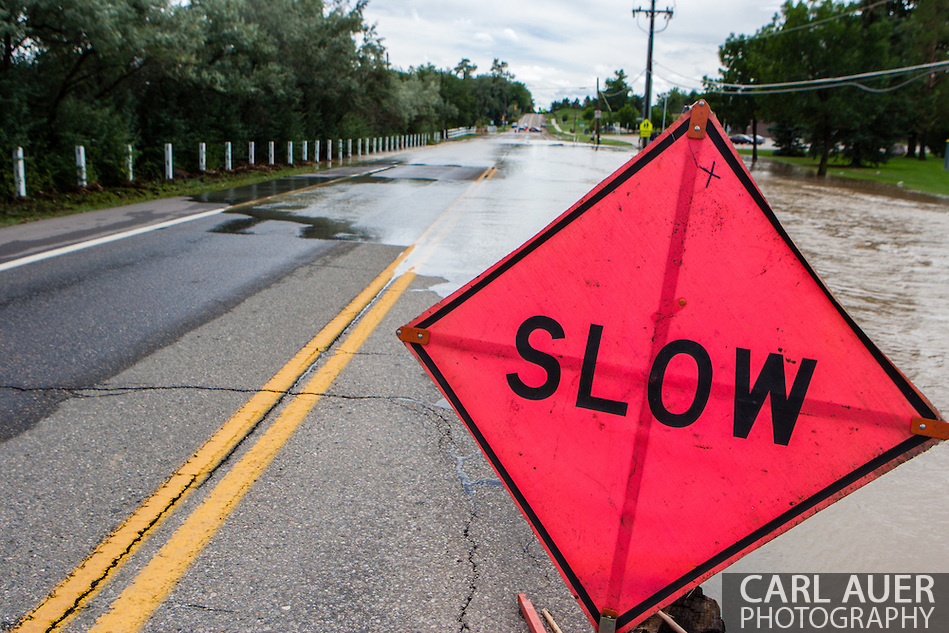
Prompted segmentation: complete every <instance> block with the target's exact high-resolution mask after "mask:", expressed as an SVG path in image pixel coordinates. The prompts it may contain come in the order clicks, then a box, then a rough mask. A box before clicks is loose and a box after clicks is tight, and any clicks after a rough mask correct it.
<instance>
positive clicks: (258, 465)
mask: <svg viewBox="0 0 949 633" xmlns="http://www.w3.org/2000/svg"><path fill="white" fill-rule="evenodd" d="M414 278H415V275H414V274H413V273H407V274H405V275H402V276H401V277H399V278H398V279H397V280H396V281H395V282H393V284H392V286H391V287H390V288H389V290H388V291H387V292H386V293H385V294H384V295H383V296H382V297H381V298H380V299H379V301H378V302H377V303H376V304H375V305H374V306H373V307H372V308H371V309H370V310H369V312H368V313H367V314H366V315H365V316H364V317H363V318H362V319H360V321H359V322H358V324H357V325H356V326H355V328H354V329H353V332H352V334H350V335H349V337H348V338H347V339H346V340H345V341H344V342H343V343H342V344H341V345H340V346H339V348H338V349H337V351H336V352H335V353H334V354H333V355H332V356H331V357H330V359H329V360H328V361H327V362H326V364H325V365H323V367H321V368H320V370H319V371H318V372H317V373H316V374H315V375H314V376H313V378H311V379H310V381H309V382H307V384H306V386H305V388H304V393H302V394H300V395H298V396H296V397H294V399H293V400H292V401H291V402H290V404H288V405H287V407H286V409H284V411H283V412H282V413H281V414H280V416H279V417H278V418H277V420H276V421H275V422H274V424H273V426H271V427H270V428H269V429H267V431H266V433H264V435H263V436H262V437H261V438H260V439H259V440H258V441H257V442H256V443H255V444H254V446H253V447H251V448H250V449H249V450H248V452H247V454H246V455H244V457H242V458H241V459H240V461H239V462H238V463H237V464H236V465H235V466H234V467H233V468H232V469H231V470H230V471H229V472H228V473H227V474H226V475H225V476H224V477H223V479H222V480H221V481H220V483H218V484H217V485H216V486H215V487H214V489H213V490H212V491H211V492H210V493H208V496H207V498H206V499H205V500H204V501H203V502H202V503H201V505H200V506H199V507H198V508H197V509H196V510H195V511H194V512H193V513H192V514H191V515H190V516H189V517H188V519H187V520H186V521H185V522H184V524H182V526H181V527H180V528H178V530H177V531H176V532H175V533H174V535H172V537H171V538H170V539H169V540H168V542H167V543H166V544H165V545H164V546H163V547H162V548H161V550H160V551H159V552H158V553H157V554H156V555H155V556H154V557H153V558H152V559H151V561H149V563H148V565H146V566H145V568H144V569H143V570H142V571H141V572H140V573H139V575H138V576H137V577H136V578H135V580H134V582H133V583H132V584H131V585H129V587H128V588H126V589H125V591H123V592H122V594H121V595H120V596H119V597H118V598H117V599H116V600H115V602H113V603H112V606H111V608H110V609H109V611H108V612H106V613H105V614H103V615H102V616H101V617H100V618H99V619H98V620H97V621H96V624H95V626H94V627H93V628H92V629H90V633H106V632H116V633H119V632H121V633H129V632H131V631H137V630H139V629H140V628H141V627H142V626H143V625H144V624H145V622H147V621H148V619H149V618H150V617H151V615H152V614H153V613H154V612H155V610H156V609H157V608H158V606H159V605H160V604H161V603H162V602H163V601H164V600H165V599H166V598H167V597H168V595H169V594H170V593H171V591H172V589H174V587H175V585H176V584H177V583H178V581H179V580H180V579H181V577H182V576H183V575H184V574H185V572H186V571H187V569H188V567H190V565H191V564H192V563H193V562H194V559H195V558H196V557H197V556H198V554H200V553H201V551H202V550H203V549H204V547H205V546H206V545H207V544H208V542H210V540H211V539H212V538H213V537H214V535H215V534H216V533H217V531H218V529H220V527H221V525H222V524H223V523H224V521H225V520H226V519H227V517H228V516H229V515H230V514H231V512H233V511H234V509H235V508H236V507H237V504H238V503H239V502H240V500H241V499H242V498H243V496H244V495H245V494H247V492H248V491H250V489H251V487H252V486H253V485H254V483H255V482H256V481H257V479H258V478H259V477H260V475H261V474H262V473H263V472H264V471H265V470H266V468H267V466H269V465H270V463H271V462H272V461H273V459H274V457H276V455H277V453H278V452H279V451H280V449H281V448H282V447H283V446H284V444H285V443H286V442H287V440H289V439H290V437H291V436H292V435H293V433H294V432H295V431H296V429H297V427H299V426H300V424H301V423H302V422H303V420H304V419H305V418H306V416H307V414H308V413H309V412H310V411H311V410H312V409H313V407H314V406H315V405H316V403H317V402H318V401H319V400H320V398H321V397H322V394H323V393H325V392H326V390H327V389H328V388H329V387H330V385H331V384H332V383H333V381H334V380H335V379H336V377H337V376H339V374H340V373H341V372H342V371H343V369H344V368H345V367H346V365H347V364H349V361H350V360H351V359H352V358H353V355H354V354H355V353H356V352H357V351H358V350H359V348H360V347H361V346H362V344H363V343H364V342H365V341H366V339H368V338H369V335H370V334H371V333H372V332H373V331H374V330H375V328H376V326H378V324H379V323H380V322H381V321H382V319H383V317H384V316H385V315H386V313H387V312H388V311H389V309H390V308H391V307H392V306H393V305H394V304H395V302H396V300H397V299H398V298H399V297H400V296H401V295H402V293H404V292H405V290H406V289H407V288H408V286H409V284H410V283H411V282H412V280H413V279H414Z"/></svg>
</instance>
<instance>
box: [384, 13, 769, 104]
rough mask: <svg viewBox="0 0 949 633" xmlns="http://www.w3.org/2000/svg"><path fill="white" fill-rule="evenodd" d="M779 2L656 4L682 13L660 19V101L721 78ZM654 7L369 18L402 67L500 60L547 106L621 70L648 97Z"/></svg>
mask: <svg viewBox="0 0 949 633" xmlns="http://www.w3.org/2000/svg"><path fill="white" fill-rule="evenodd" d="M781 4H782V0H718V1H717V2H709V1H708V0H668V1H664V0H657V2H656V9H665V8H670V9H672V10H673V12H674V15H673V17H672V19H671V20H669V21H668V23H667V21H666V20H665V19H664V18H663V17H661V16H657V18H656V31H657V33H656V37H655V43H654V48H653V85H654V88H653V95H657V94H660V93H662V92H666V91H668V90H669V89H671V88H672V87H673V86H674V85H678V86H679V87H680V88H683V89H693V88H694V89H700V88H701V79H702V77H703V76H704V75H709V76H716V75H717V74H718V69H719V62H718V47H719V45H721V44H722V43H723V42H724V41H725V38H727V37H728V35H729V34H730V33H736V34H742V33H743V34H748V35H750V34H752V33H754V32H755V31H756V30H757V29H759V28H760V27H762V26H764V25H765V24H768V23H769V22H770V21H771V18H772V17H773V16H774V14H775V13H776V12H777V11H778V9H779V8H780V6H781ZM591 5H592V6H591ZM648 7H649V0H640V1H638V2H637V1H636V0H631V1H630V0H600V1H594V2H593V3H583V2H578V1H577V0H571V1H567V0H544V1H543V2H541V1H539V0H528V1H520V2H518V1H517V0H514V1H513V2H503V1H500V0H480V1H479V0H370V2H369V5H368V6H367V7H366V10H365V18H366V21H367V22H368V23H370V24H375V25H376V31H377V33H378V34H379V35H380V36H381V37H382V38H383V44H384V45H385V47H386V49H387V50H388V52H389V61H390V63H391V64H392V66H394V67H396V68H400V69H402V70H408V69H409V68H410V67H413V66H421V65H425V64H433V65H435V66H436V67H438V68H443V69H452V68H454V67H455V66H457V65H458V62H459V61H461V59H462V58H467V59H469V60H471V62H472V63H474V64H476V65H477V66H478V70H477V71H476V74H484V73H487V72H488V71H490V69H491V62H492V60H494V59H495V58H498V59H500V60H502V61H506V62H507V63H508V69H509V71H510V72H512V73H513V74H514V76H515V78H516V79H517V80H518V81H521V82H523V83H524V84H526V85H527V87H528V89H530V91H531V93H532V94H533V96H534V101H535V103H536V106H537V107H538V108H547V107H548V106H549V105H550V103H551V102H552V101H559V100H561V99H563V98H564V97H567V98H570V99H574V98H581V99H582V98H583V97H584V96H586V95H593V94H595V91H596V80H597V78H598V77H599V79H600V82H601V86H602V85H603V83H602V82H603V81H605V80H606V79H607V78H609V77H612V76H613V73H614V72H615V71H616V70H617V69H620V68H621V69H623V70H624V71H625V72H626V75H627V76H628V77H629V78H630V79H631V80H632V79H635V81H631V82H630V85H631V86H632V87H633V89H634V90H635V91H636V92H637V93H639V94H642V93H643V92H644V90H645V78H644V74H643V73H644V69H645V66H646V44H647V40H648V35H647V33H648V28H649V22H648V18H647V17H646V16H644V15H642V14H640V15H639V16H638V17H637V18H634V17H633V15H632V10H633V9H634V8H648ZM663 29H664V30H663ZM659 31H661V32H659ZM653 98H654V99H655V97H653Z"/></svg>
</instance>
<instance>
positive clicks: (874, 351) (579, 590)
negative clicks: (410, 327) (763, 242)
mask: <svg viewBox="0 0 949 633" xmlns="http://www.w3.org/2000/svg"><path fill="white" fill-rule="evenodd" d="M688 125H689V120H688V119H685V121H684V122H683V123H682V124H680V125H679V126H678V127H677V128H675V129H674V130H672V132H671V133H670V134H669V135H667V136H666V137H665V138H663V139H662V140H660V141H658V142H657V143H656V144H654V145H653V146H651V147H649V148H648V149H647V150H646V151H647V152H648V154H646V155H645V156H643V157H642V160H637V161H634V162H633V163H632V164H630V165H629V167H628V168H627V169H626V170H625V171H623V172H621V173H619V174H618V175H617V176H616V177H615V178H614V179H613V180H611V181H610V182H608V183H607V184H606V185H605V186H604V187H603V188H602V189H601V190H599V191H598V192H596V193H595V194H594V195H593V196H591V197H590V198H589V199H588V200H586V201H585V202H584V203H583V204H581V205H579V206H578V207H577V208H576V209H574V210H573V211H572V212H570V213H568V214H566V215H564V216H563V217H562V218H561V219H560V220H558V221H557V222H555V223H554V224H552V225H550V226H549V227H547V229H545V230H544V231H543V232H542V233H540V234H539V235H537V236H536V237H535V238H534V239H533V240H531V241H530V242H529V243H528V244H526V245H525V246H524V247H523V248H521V249H520V250H519V251H516V252H515V253H514V254H513V255H512V256H511V257H510V258H509V259H508V260H506V261H504V262H503V264H501V265H500V266H498V267H497V268H496V269H494V270H493V271H491V272H490V273H489V274H487V275H485V276H484V277H482V278H480V279H478V280H476V282H475V283H473V284H472V285H471V286H470V287H469V288H467V289H466V290H465V291H463V292H461V293H460V294H459V295H458V296H457V297H455V298H454V299H453V300H452V301H451V302H449V303H447V304H445V305H444V306H442V307H441V308H440V309H438V310H436V311H435V312H433V313H432V314H431V315H429V316H428V317H427V318H426V319H424V320H423V321H421V322H419V323H418V324H417V325H416V327H420V328H428V327H431V326H432V325H433V324H434V323H436V322H438V321H439V320H440V319H441V318H442V317H444V316H445V315H447V314H448V313H450V312H451V311H452V310H454V309H455V308H456V307H458V306H459V305H461V304H462V303H464V302H465V301H466V300H468V299H469V298H471V297H472V296H474V295H475V294H476V293H477V292H478V291H479V290H481V289H482V288H484V287H485V286H486V285H488V284H489V283H491V282H492V281H493V280H495V279H496V278H498V277H499V276H500V275H502V274H503V273H504V272H506V271H507V270H509V269H510V268H511V267H512V266H514V265H515V264H517V263H518V262H519V261H521V260H522V259H524V257H526V256H527V255H528V254H530V253H531V252H533V251H534V250H536V249H537V248H538V247H539V246H541V245H542V244H544V243H545V242H546V241H547V240H549V239H550V238H551V237H553V236H554V235H556V234H557V233H559V232H560V231H561V230H562V229H563V228H565V227H566V226H567V225H569V224H570V223H571V222H573V221H574V220H576V219H577V218H578V217H579V216H581V215H583V214H584V213H585V212H587V211H588V210H589V209H591V208H593V207H594V206H596V205H597V204H598V203H599V202H600V201H601V200H602V199H603V198H604V197H606V196H608V195H609V194H610V193H612V192H613V191H614V190H615V189H616V188H617V187H618V186H619V185H621V184H622V183H624V182H625V181H627V180H628V179H629V178H631V177H632V176H633V175H635V174H636V173H637V172H639V171H640V170H641V169H642V168H643V167H645V166H646V165H648V164H649V163H650V162H652V160H653V159H654V158H656V157H657V156H658V155H659V154H661V153H662V152H663V151H664V150H666V149H667V148H669V147H670V146H671V145H672V144H673V143H675V142H676V141H677V140H679V139H680V138H682V137H683V136H684V135H685V132H686V130H687V128H688ZM705 132H706V134H707V135H708V136H709V138H710V139H711V141H712V142H713V143H714V145H715V147H716V148H717V149H718V151H719V153H720V154H721V156H722V158H723V159H725V161H726V162H727V163H728V165H729V167H730V168H731V170H732V172H733V173H734V174H735V175H736V176H737V177H738V179H739V181H740V182H741V183H742V186H743V187H744V188H745V190H746V191H747V192H748V193H749V194H750V195H751V197H752V199H753V200H754V201H755V203H756V204H757V205H758V208H759V209H760V210H761V212H762V213H764V215H765V216H766V217H767V218H768V220H769V221H770V222H771V224H772V226H773V227H774V229H775V230H776V231H777V233H778V234H779V235H780V236H781V239H783V240H784V242H785V244H787V246H788V247H789V248H790V249H791V251H792V252H793V253H794V255H795V256H796V257H797V259H798V261H799V262H800V263H801V264H802V265H803V266H804V268H805V270H807V272H808V274H810V276H811V278H812V279H813V280H814V281H815V282H816V283H817V284H818V286H819V287H820V288H821V289H822V291H823V292H824V295H825V296H826V297H827V299H828V300H829V301H830V302H831V304H832V305H833V306H834V307H835V308H836V310H837V312H838V313H839V314H840V315H841V317H843V319H844V321H845V322H846V323H847V324H848V325H849V326H850V328H851V329H852V330H853V331H854V333H855V334H856V335H857V337H858V338H859V339H860V341H861V342H862V343H863V344H864V346H865V347H866V348H867V350H868V351H869V352H870V353H871V355H872V356H873V357H874V358H875V359H876V361H877V362H878V363H879V364H880V366H881V368H882V369H883V370H884V371H885V372H886V374H887V375H888V376H889V377H890V379H891V380H892V381H893V383H894V384H896V386H897V387H898V388H899V389H900V391H901V392H902V393H903V395H904V396H905V397H906V399H907V401H908V402H909V403H910V404H911V405H912V406H913V408H915V409H916V411H917V413H919V415H920V417H923V418H928V419H933V420H934V419H937V414H936V412H935V411H934V410H933V409H932V408H930V406H929V405H928V404H927V403H926V401H925V400H924V399H923V398H922V397H921V396H920V394H919V393H918V392H917V391H916V389H915V388H914V387H913V386H912V385H911V384H910V383H909V382H908V381H907V380H906V378H905V377H904V376H903V374H902V373H900V371H899V370H898V369H896V367H895V366H894V365H893V364H892V363H891V362H890V361H889V359H888V358H886V356H885V355H884V354H883V353H882V352H881V351H880V350H879V348H877V346H876V345H875V344H874V343H873V342H872V341H871V340H870V339H869V338H868V337H867V335H866V334H865V333H864V332H863V330H861V329H860V327H859V326H858V325H857V324H856V322H854V320H853V319H852V318H851V317H850V315H849V314H847V313H846V312H845V311H844V309H843V307H842V306H841V305H840V303H838V301H837V300H836V299H835V298H834V296H833V295H831V293H830V290H829V289H828V288H827V286H826V285H825V284H824V283H823V281H822V280H821V279H820V277H818V275H817V273H816V272H815V271H814V269H813V268H811V265H810V264H809V263H808V262H807V259H806V258H805V257H804V255H803V254H802V253H801V251H800V250H799V249H798V248H797V246H796V245H795V244H794V242H792V241H791V238H790V236H789V235H788V234H787V232H786V231H785V230H784V227H782V226H781V224H780V223H779V222H778V219H777V217H776V216H775V215H774V212H773V211H772V210H771V207H770V206H769V205H768V203H767V201H766V200H765V199H764V197H763V196H762V195H761V193H760V192H759V191H758V188H757V186H756V185H755V184H754V182H753V181H752V180H751V177H750V175H749V174H748V172H747V171H746V170H745V168H744V165H743V164H740V159H738V158H737V157H736V155H735V154H734V153H733V152H732V151H731V147H729V145H728V142H727V141H726V140H725V139H724V138H723V137H722V135H721V134H720V133H719V131H718V128H717V127H716V126H715V125H714V124H713V123H712V120H711V119H710V120H709V122H708V123H707V124H706V128H705ZM411 345H412V349H413V350H414V352H415V354H416V355H417V356H418V358H419V359H420V360H421V361H422V363H423V364H424V365H425V367H426V368H427V369H428V371H429V373H430V374H431V375H432V377H433V378H434V379H435V381H436V382H437V383H438V385H439V387H441V389H442V391H443V392H444V393H445V395H446V396H447V397H448V399H449V400H450V401H451V403H452V405H453V406H454V407H455V410H456V411H457V412H458V414H459V415H460V416H461V418H462V420H463V421H464V423H465V425H466V426H467V427H468V429H469V431H470V432H471V434H472V435H473V436H474V438H475V440H477V442H478V445H479V446H480V447H481V450H482V451H484V454H485V455H486V456H487V458H488V459H489V460H490V461H491V464H492V465H493V466H494V469H495V470H496V471H497V472H498V474H499V475H500V477H501V478H502V479H503V480H504V483H505V485H506V486H507V488H508V490H509V491H510V492H511V494H512V495H513V496H514V499H515V501H516V502H517V504H518V505H519V506H520V507H521V510H522V511H523V512H524V515H525V516H526V517H527V519H528V520H529V521H530V523H531V525H532V526H533V528H534V530H535V532H536V533H537V534H538V536H540V538H541V539H542V540H543V542H544V544H545V546H546V547H547V550H548V551H549V552H550V553H551V555H552V556H553V557H554V559H555V561H556V563H557V565H558V566H559V567H560V569H561V570H562V572H563V574H564V576H565V577H566V578H567V581H568V582H569V584H570V586H571V587H572V588H573V590H574V591H575V592H576V594H577V597H578V598H579V600H580V601H582V602H583V605H584V607H585V608H586V609H587V611H588V613H590V614H594V617H595V614H599V613H600V612H601V610H600V608H599V607H597V606H596V604H594V602H593V600H592V598H591V597H590V595H589V594H588V593H587V591H586V589H585V588H584V587H583V584H582V583H581V582H580V579H579V578H578V577H577V575H576V573H575V572H574V571H573V569H571V567H570V565H569V564H567V561H566V559H565V558H564V556H563V554H562V553H561V552H560V549H559V548H558V547H557V545H556V543H554V541H553V539H552V538H551V536H550V534H549V533H548V532H547V529H546V528H545V527H544V526H543V524H541V522H540V520H539V519H538V517H537V515H536V514H535V512H534V510H533V508H531V506H530V504H529V503H528V502H527V500H526V499H525V497H524V495H523V494H522V493H521V491H520V489H519V488H518V487H517V485H516V484H515V483H514V481H513V480H512V479H511V476H510V474H508V472H507V470H506V469H505V468H504V465H503V464H502V463H501V462H500V460H499V459H498V457H497V455H496V454H495V452H494V450H493V449H492V448H491V446H489V445H488V443H487V441H486V440H485V438H484V435H482V433H481V430H480V429H479V428H478V425H477V424H476V423H475V421H474V420H473V419H472V417H471V415H470V414H469V413H468V411H467V409H466V408H465V407H464V405H463V404H462V403H461V401H460V400H459V399H458V396H457V395H456V394H455V392H454V390H453V389H452V388H451V386H450V385H449V384H448V382H447V381H446V379H445V377H444V375H443V374H442V373H441V371H440V370H439V369H438V367H437V366H436V365H435V363H434V361H433V360H432V358H431V357H430V356H429V355H428V353H426V351H425V348H424V347H423V346H422V345H419V344H417V343H412V344H411ZM908 427H909V421H907V431H908ZM928 440H929V438H927V437H923V436H918V435H914V436H912V437H910V438H909V439H907V440H905V441H904V442H902V443H900V444H898V445H897V446H895V447H893V448H891V449H890V450H888V451H886V452H885V453H883V454H881V455H879V456H878V457H876V458H874V459H872V460H870V461H869V462H867V463H866V464H864V465H863V466H861V467H859V468H856V469H855V470H854V471H852V472H851V473H850V474H849V475H846V476H845V477H842V478H841V479H839V480H837V481H835V482H833V483H832V484H830V485H829V486H827V487H825V488H824V489H822V490H820V491H819V492H817V493H815V494H813V495H812V496H810V497H809V498H807V499H805V500H803V501H802V502H800V503H799V504H797V505H796V506H794V507H793V508H791V509H790V510H788V511H787V512H785V513H784V514H782V515H780V516H779V517H777V518H775V519H774V520H772V521H770V522H769V523H767V524H765V525H763V526H762V527H760V528H758V529H757V530H755V531H754V532H752V533H750V534H748V535H747V536H745V537H744V538H742V539H741V540H739V541H738V542H736V543H734V544H733V545H731V546H729V547H727V548H725V549H724V550H722V551H721V552H719V553H718V554H717V555H715V556H713V557H711V558H709V560H707V561H706V562H705V563H703V564H701V565H699V566H697V567H695V568H694V569H692V570H690V571H689V572H688V573H686V574H684V575H683V576H681V577H679V578H678V579H676V580H674V581H673V582H671V583H670V584H669V585H667V586H666V587H665V588H663V589H662V590H660V591H658V592H656V593H655V594H653V595H652V596H650V597H649V598H647V599H646V600H643V601H642V602H640V603H639V604H638V605H636V606H635V607H632V608H631V609H629V610H627V611H626V612H625V613H623V614H622V615H620V616H619V618H618V619H617V626H618V627H619V628H622V627H624V626H626V625H627V624H630V623H631V622H634V621H635V620H636V619H638V618H640V617H641V616H643V615H644V614H646V613H647V612H648V611H651V610H652V609H653V608H655V607H656V606H657V605H658V604H659V603H660V602H661V601H662V600H664V599H666V598H668V597H669V596H671V595H672V594H674V593H675V592H676V591H678V590H679V589H682V588H683V587H685V586H686V585H688V584H690V583H692V582H694V581H696V580H698V579H699V578H700V577H702V576H703V575H704V574H706V573H708V572H710V571H711V570H713V569H715V567H717V566H718V565H721V564H722V563H725V562H726V561H728V560H729V559H730V558H732V557H733V556H736V555H738V554H739V553H741V552H742V551H743V550H745V549H746V548H748V547H750V546H752V545H754V544H755V543H756V542H759V541H761V540H763V539H765V538H766V537H767V536H768V535H769V534H772V533H774V532H776V531H778V530H779V529H780V528H781V527H783V526H785V525H787V524H789V523H792V522H794V521H795V520H796V519H798V518H800V517H801V516H802V515H805V514H807V513H809V512H811V511H812V510H814V509H815V508H816V507H818V506H819V505H820V504H822V503H824V502H825V501H827V500H828V499H830V498H831V497H833V496H834V495H835V494H837V493H839V492H841V491H843V490H845V489H846V488H848V487H849V486H852V485H854V484H855V483H858V482H859V481H860V480H861V479H864V478H865V477H867V476H869V475H871V474H872V473H874V472H875V471H877V470H879V469H881V468H883V467H885V466H886V465H887V464H889V463H890V462H892V461H894V460H896V459H898V458H899V457H900V456H901V455H903V454H905V453H907V452H909V451H912V450H913V449H915V448H918V447H919V446H920V445H922V444H923V443H925V442H927V441H928Z"/></svg>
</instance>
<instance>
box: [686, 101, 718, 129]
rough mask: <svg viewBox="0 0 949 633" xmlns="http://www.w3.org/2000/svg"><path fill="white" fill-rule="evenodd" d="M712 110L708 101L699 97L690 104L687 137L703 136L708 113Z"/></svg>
mask: <svg viewBox="0 0 949 633" xmlns="http://www.w3.org/2000/svg"><path fill="white" fill-rule="evenodd" d="M711 112H712V109H711V108H710V107H709V105H708V102H707V101H706V100H705V99H700V100H698V101H696V102H695V103H694V104H692V114H691V115H690V116H689V131H688V133H687V134H686V136H688V137H689V138H705V126H706V125H707V124H708V115H709V114H710V113H711Z"/></svg>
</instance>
